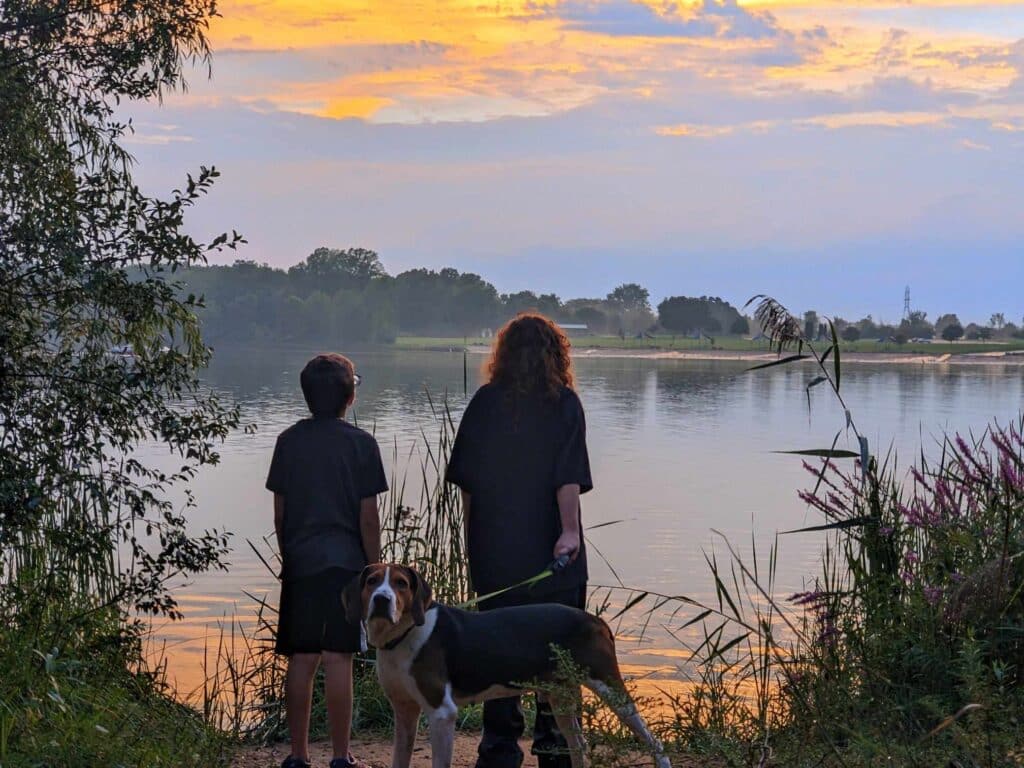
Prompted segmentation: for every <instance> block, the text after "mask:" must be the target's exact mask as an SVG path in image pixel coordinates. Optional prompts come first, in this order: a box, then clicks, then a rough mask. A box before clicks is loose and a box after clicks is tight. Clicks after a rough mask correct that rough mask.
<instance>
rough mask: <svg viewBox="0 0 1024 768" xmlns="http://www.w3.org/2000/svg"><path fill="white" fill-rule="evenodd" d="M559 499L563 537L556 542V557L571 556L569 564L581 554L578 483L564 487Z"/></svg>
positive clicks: (558, 493)
mask: <svg viewBox="0 0 1024 768" xmlns="http://www.w3.org/2000/svg"><path fill="white" fill-rule="evenodd" d="M557 497H558V517H559V519H560V520H561V521H562V535H561V536H559V537H558V541H556V542H555V551H554V555H555V557H561V556H562V555H569V562H572V561H573V560H575V559H576V556H577V555H579V553H580V486H579V485H578V484H577V483H570V484H568V485H563V486H562V487H561V488H559V489H558V491H557Z"/></svg>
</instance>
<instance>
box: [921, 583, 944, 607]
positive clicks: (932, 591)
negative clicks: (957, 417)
mask: <svg viewBox="0 0 1024 768" xmlns="http://www.w3.org/2000/svg"><path fill="white" fill-rule="evenodd" d="M924 599H925V600H927V601H928V605H938V602H939V600H941V599H942V587H931V586H926V587H925V588H924Z"/></svg>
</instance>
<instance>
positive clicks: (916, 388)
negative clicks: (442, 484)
mask: <svg viewBox="0 0 1024 768" xmlns="http://www.w3.org/2000/svg"><path fill="white" fill-rule="evenodd" d="M316 351H318V350H312V349H308V350H307V349H269V350H259V351H255V352H248V351H237V352H236V351H221V352H220V353H218V355H217V358H216V362H215V365H214V367H213V368H212V369H211V370H210V371H209V375H208V377H207V379H208V381H209V383H210V384H211V385H212V386H214V387H216V388H217V389H219V390H221V391H223V392H225V393H229V394H231V395H233V396H234V397H235V398H237V399H238V401H239V402H240V403H241V404H242V407H243V412H244V416H245V420H246V421H249V422H252V423H255V424H256V425H257V427H258V429H257V431H256V432H255V434H243V433H242V432H238V433H236V434H234V435H232V436H231V438H230V439H229V440H228V442H227V444H226V445H225V446H224V448H223V451H222V462H221V464H220V465H219V466H218V467H215V468H209V469H207V470H206V471H204V472H202V473H201V474H200V475H199V477H198V478H197V479H196V482H195V483H194V486H193V490H194V492H195V495H196V498H197V501H198V509H197V510H196V511H195V512H194V513H193V515H192V516H193V518H194V520H195V526H196V528H197V529H198V528H208V527H218V528H226V529H227V530H230V531H232V532H234V534H235V537H234V540H233V541H234V550H233V553H232V556H231V562H232V566H231V569H230V571H229V572H228V573H227V574H215V575H208V576H204V577H201V578H199V579H197V580H196V581H195V582H194V583H192V584H189V585H186V586H185V588H184V589H183V591H182V593H181V594H182V595H183V598H182V605H183V607H184V609H185V613H186V615H187V617H188V618H187V620H186V622H185V623H182V624H177V625H172V626H167V627H164V628H163V629H162V630H161V634H162V636H163V637H164V638H166V639H167V641H168V643H169V646H168V649H169V650H170V651H173V653H172V664H171V671H172V673H174V674H175V675H176V676H177V677H178V678H179V680H181V681H182V682H183V684H188V682H189V681H197V680H198V679H199V677H200V674H201V672H200V671H199V666H198V660H199V659H200V658H201V652H202V636H203V633H204V632H205V631H206V627H207V625H208V624H209V623H210V621H211V620H212V619H216V618H218V617H222V616H229V615H231V614H233V613H234V612H236V610H240V611H242V612H246V611H248V610H249V608H250V605H251V604H250V602H249V601H248V599H247V598H245V596H244V595H243V591H249V592H254V593H257V594H264V593H268V594H271V595H272V596H274V599H276V594H275V593H276V587H275V583H274V580H273V578H272V577H271V575H270V574H268V573H267V572H266V570H265V569H264V568H263V566H262V565H260V564H259V563H258V561H257V560H256V558H255V557H254V555H253V554H252V553H251V551H250V550H249V548H248V546H247V545H246V543H245V541H246V539H252V540H259V539H262V537H263V536H265V535H266V534H267V533H268V532H269V531H270V530H271V528H272V522H271V521H272V517H271V503H270V498H269V494H267V492H266V491H264V490H263V482H264V479H265V476H266V470H267V466H268V464H269V459H270V452H271V449H272V446H273V441H274V439H275V437H276V435H277V433H278V432H280V431H281V430H282V429H284V428H285V427H286V426H288V425H289V424H291V423H293V422H294V421H295V420H296V419H298V418H301V417H303V416H304V415H305V404H304V402H303V400H302V395H301V392H300V391H299V388H298V372H299V371H300V370H301V367H302V365H303V364H304V363H305V361H306V360H307V359H308V358H309V357H310V356H311V355H312V354H314V353H315V352H316ZM354 357H355V360H356V363H357V365H358V367H359V370H360V372H361V373H362V374H363V376H364V383H363V385H362V386H361V387H360V389H359V400H358V402H357V404H356V409H355V414H354V418H355V419H356V420H357V421H358V423H359V424H360V425H361V426H363V427H364V428H367V429H371V430H373V431H374V432H375V433H376V434H377V436H378V439H379V440H380V442H381V444H382V449H383V454H384V457H385V463H386V464H387V465H388V466H387V468H388V471H389V472H391V471H392V469H397V470H398V471H399V473H401V472H402V471H403V469H404V468H405V467H404V465H405V463H406V461H407V460H408V457H410V456H411V457H412V466H413V467H414V468H415V467H417V466H418V462H417V448H418V446H419V445H420V440H421V434H424V433H425V434H427V435H431V434H433V433H434V430H435V429H436V427H437V418H438V414H437V411H436V409H437V406H438V403H439V402H441V401H443V400H444V398H445V393H447V402H448V403H449V405H450V407H451V409H452V411H453V414H454V416H455V418H456V419H457V418H458V415H459V413H461V410H462V408H463V407H464V406H465V398H464V397H463V394H462V362H463V361H462V355H461V353H450V354H449V353H436V352H422V353H416V352H401V353H397V352H393V351H377V352H367V353H364V354H359V355H355V356H354ZM479 363H480V358H478V357H472V356H471V358H470V389H471V390H472V389H473V388H475V385H476V382H477V369H478V367H479ZM577 374H578V385H579V390H580V395H581V398H582V400H583V403H584V405H585V407H586V410H587V422H588V437H589V443H590V450H591V459H592V463H593V472H594V478H595V485H596V489H595V491H594V492H593V493H592V494H589V495H588V496H586V497H585V499H584V517H585V521H586V523H587V524H588V525H596V524H598V523H602V522H607V521H612V520H624V521H626V522H624V523H622V524H619V525H614V526H609V527H604V528H600V529H598V530H594V531H591V532H590V533H589V534H588V537H589V539H590V541H591V543H592V546H593V547H594V548H595V549H596V550H598V551H599V552H600V554H601V555H603V556H604V557H605V558H607V561H608V562H609V563H611V564H612V565H613V566H614V572H613V571H612V569H611V568H609V566H608V565H606V564H605V563H604V562H603V561H602V559H601V557H595V558H593V561H594V562H593V567H592V581H593V582H594V583H597V584H615V583H616V582H617V579H620V578H621V580H622V582H624V583H626V584H629V585H637V586H643V587H644V588H649V589H652V590H656V591H660V592H665V593H671V594H687V595H691V596H693V597H696V598H701V599H704V598H710V597H711V596H712V594H713V592H712V590H711V589H710V588H711V586H712V585H711V583H710V580H709V578H708V575H707V568H706V565H705V562H704V554H703V552H704V551H705V550H707V551H712V550H715V549H717V550H718V553H719V555H720V556H721V555H722V553H723V549H722V546H721V542H720V541H719V542H718V543H717V544H716V541H715V537H714V535H713V534H712V533H711V529H712V528H714V529H716V530H718V531H721V532H722V533H723V534H724V535H726V536H728V537H730V539H731V540H733V541H736V542H737V543H738V544H739V545H740V546H741V547H745V548H746V549H747V550H749V542H750V541H751V537H752V536H753V540H754V541H755V542H756V543H757V544H758V546H759V548H760V550H761V551H762V552H765V551H766V550H767V548H768V546H769V545H770V544H771V542H772V541H773V540H774V538H775V534H776V532H777V531H779V530H788V529H793V528H798V527H801V526H802V525H810V524H815V523H817V522H819V520H818V518H817V517H816V516H815V515H814V514H813V513H811V512H808V510H807V509H806V508H805V507H804V505H802V504H801V503H800V502H799V501H798V500H797V497H796V492H797V490H798V489H800V488H802V487H805V486H807V485H809V483H808V481H807V475H806V473H805V472H804V471H803V470H802V468H801V463H800V461H799V460H797V459H794V457H791V456H783V455H780V454H777V453H773V451H778V450H785V449H795V448H808V447H820V446H822V445H828V444H831V442H832V439H833V437H834V436H835V434H836V431H837V430H839V429H841V427H842V426H843V414H842V412H841V410H840V409H839V408H838V407H837V406H836V405H835V402H834V400H833V399H832V398H831V397H830V394H829V392H828V391H827V389H826V387H824V386H822V387H817V388H815V389H814V390H813V391H812V397H811V412H810V415H809V414H808V405H807V399H806V396H805V388H806V385H807V382H808V380H809V379H810V378H811V377H812V375H813V373H812V371H811V370H810V369H809V368H797V367H785V368H775V369H770V370H768V371H761V372H757V373H747V372H746V365H745V364H743V363H737V362H726V361H723V362H717V361H716V362H706V361H680V360H641V359H636V358H616V359H595V358H593V357H588V356H586V355H583V356H581V357H580V358H578V360H577ZM428 391H429V392H430V393H431V394H432V395H433V396H434V404H433V406H432V405H431V401H430V399H429V398H428V397H427V394H426V393H427V392H428ZM843 393H844V396H845V398H846V400H847V402H848V404H849V405H850V407H851V409H852V410H853V412H854V414H855V417H856V419H857V424H858V426H859V428H860V429H861V431H862V432H863V433H864V434H866V435H867V436H868V437H869V439H870V440H871V445H872V449H873V450H875V451H879V449H882V450H884V449H885V447H887V446H889V445H890V444H892V446H893V447H894V448H896V449H897V450H898V452H899V455H900V456H901V457H906V458H907V459H909V457H910V456H912V455H915V454H916V453H917V451H918V450H919V449H920V446H921V443H922V438H923V442H924V447H925V450H926V451H928V450H933V449H934V447H935V438H936V437H937V436H938V435H940V434H941V432H942V431H943V430H944V429H956V430H961V431H966V430H969V429H974V430H975V431H979V430H981V429H983V428H984V427H985V425H986V424H987V423H989V422H990V421H991V419H993V418H999V419H1001V420H1003V421H1006V420H1008V419H1010V418H1012V417H1014V416H1015V415H1016V414H1017V413H1018V411H1019V410H1020V408H1021V406H1022V397H1024V368H1022V367H1015V366H1009V365H986V366H977V367H966V366H938V365H930V366H894V365H879V366H873V365H858V366H847V367H846V368H845V370H844V373H843ZM840 445H841V446H842V445H847V446H849V445H850V442H849V441H848V440H847V438H846V437H845V436H843V437H841V440H840ZM851 447H852V446H851ZM150 458H151V459H152V460H156V461H163V460H168V459H167V458H166V457H163V456H161V455H160V454H159V452H155V451H154V453H153V455H152V456H151V457H150ZM396 461H397V462H398V466H397V467H396V466H394V464H395V462H396ZM901 461H902V460H901ZM418 482H419V476H418V474H417V472H415V471H413V472H410V473H409V475H408V487H407V491H406V493H407V496H406V498H407V499H409V498H411V499H417V498H418V497H419V488H418ZM819 546H820V540H819V539H818V538H817V537H816V536H814V535H801V536H787V537H782V538H781V540H780V543H779V547H780V556H779V573H778V585H779V590H778V591H779V593H780V594H787V593H790V592H794V591H798V589H799V588H800V587H801V586H802V584H803V581H804V579H805V578H806V577H808V576H813V574H814V571H815V563H816V559H817V555H818V551H819ZM691 615H692V613H683V614H680V616H679V621H680V622H682V621H685V620H686V618H689V617H690V616H691ZM627 630H628V628H627V629H626V630H623V631H627ZM678 650H679V649H678V646H677V645H676V644H675V642H674V641H673V640H672V639H671V637H670V636H669V635H667V634H666V633H664V632H661V633H660V634H659V633H656V632H655V633H649V634H648V637H647V642H646V644H645V645H643V646H640V645H636V644H633V645H632V646H631V645H630V644H628V643H627V644H625V645H624V647H623V651H625V655H626V656H627V659H626V660H627V662H628V663H629V664H631V665H635V666H634V669H641V668H652V669H658V670H662V671H665V670H666V669H667V670H668V671H670V672H671V671H672V669H673V667H674V664H675V659H677V657H678V653H677V652H678Z"/></svg>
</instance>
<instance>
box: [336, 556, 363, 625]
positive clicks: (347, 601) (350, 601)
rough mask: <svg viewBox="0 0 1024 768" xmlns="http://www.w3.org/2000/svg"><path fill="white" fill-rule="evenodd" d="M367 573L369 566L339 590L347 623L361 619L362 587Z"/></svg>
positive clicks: (359, 621) (357, 622) (358, 622)
mask: <svg viewBox="0 0 1024 768" xmlns="http://www.w3.org/2000/svg"><path fill="white" fill-rule="evenodd" d="M369 575H370V566H366V567H365V568H363V572H362V573H360V574H359V575H358V576H356V577H355V578H354V579H352V581H350V582H349V583H348V584H347V585H346V586H345V588H344V589H343V590H341V605H342V607H344V609H345V621H347V622H348V623H349V624H361V623H362V621H363V587H365V586H366V579H367V577H368V576H369Z"/></svg>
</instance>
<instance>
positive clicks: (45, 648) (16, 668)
mask: <svg viewBox="0 0 1024 768" xmlns="http://www.w3.org/2000/svg"><path fill="white" fill-rule="evenodd" d="M27 630H28V628H25V627H3V628H0V766H3V767H4V768H42V767H43V766H45V767H46V768H81V767H82V766H140V767H141V766H146V767H147V768H149V767H152V768H163V767H166V768H179V767H182V768H191V767H192V766H195V768H200V766H209V765H221V764H223V762H224V760H225V759H226V758H227V757H228V755H229V754H230V746H231V745H230V742H229V739H228V738H226V737H225V735H224V734H223V733H221V732H219V731H218V730H217V729H215V728H213V727H212V726H211V725H210V724H209V723H208V722H206V721H205V720H204V718H203V717H202V715H201V713H199V712H197V711H195V710H193V709H190V708H189V707H186V706H184V705H182V704H180V703H178V702H177V701H175V699H174V698H173V691H170V690H168V689H167V688H166V686H165V685H164V683H163V681H162V677H161V675H160V673H159V670H156V671H153V670H147V669H146V668H145V666H144V665H143V664H142V662H141V654H140V652H139V648H140V647H139V644H138V638H137V637H132V636H131V635H130V634H126V633H125V632H124V629H123V627H122V626H121V625H120V621H119V620H118V619H117V618H116V617H114V616H111V617H108V619H107V620H105V621H102V620H98V621H92V622H90V623H89V624H88V625H87V626H86V625H80V627H79V629H78V631H76V632H75V633H74V635H73V636H68V637H65V638H62V639H60V640H56V639H55V640H56V642H57V644H56V645H49V644H42V643H40V642H37V641H36V639H35V638H33V637H32V634H31V633H30V632H29V631H27Z"/></svg>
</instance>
